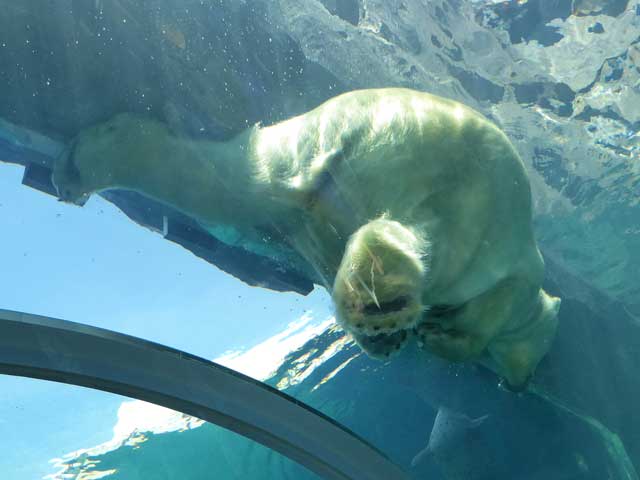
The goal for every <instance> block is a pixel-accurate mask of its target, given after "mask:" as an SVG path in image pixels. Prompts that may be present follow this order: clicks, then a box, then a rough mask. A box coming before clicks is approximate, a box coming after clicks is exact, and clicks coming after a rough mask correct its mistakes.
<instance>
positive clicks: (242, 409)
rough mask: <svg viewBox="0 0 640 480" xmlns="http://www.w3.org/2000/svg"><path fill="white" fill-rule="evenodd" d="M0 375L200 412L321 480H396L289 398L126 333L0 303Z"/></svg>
mask: <svg viewBox="0 0 640 480" xmlns="http://www.w3.org/2000/svg"><path fill="white" fill-rule="evenodd" d="M0 373H3V374H9V375H18V376H23V377H31V378H38V379H43V380H52V381H55V382H61V383H68V384H72V385H80V386H83V387H89V388H94V389H97V390H103V391H106V392H112V393H116V394H119V395H125V396H127V397H131V398H137V399H140V400H144V401H147V402H151V403H155V404H157V405H161V406H164V407H168V408H171V409H173V410H177V411H180V412H183V413H186V414H188V415H193V416H195V417H198V418H201V419H203V420H206V421H208V422H211V423H214V424H216V425H219V426H221V427H224V428H227V429H229V430H232V431H234V432H236V433H239V434H240V435H243V436H245V437H247V438H250V439H252V440H255V441H256V442H259V443H261V444H263V445H265V446H267V447H269V448H271V449H273V450H276V451H278V452H280V453H281V454H283V455H285V456H287V457H289V458H290V459H292V460H294V461H296V462H298V463H300V464H301V465H303V466H305V467H306V468H308V469H309V470H311V471H313V472H315V473H316V474H318V475H320V476H321V477H323V478H326V479H330V480H401V479H402V480H406V479H407V478H408V477H407V475H406V474H405V473H404V472H403V471H402V470H401V469H400V468H399V467H398V466H396V465H395V464H393V463H392V462H391V461H390V460H388V459H387V458H386V457H385V456H384V455H383V454H382V453H381V452H380V451H378V450H376V449H375V448H374V447H372V446H371V445H369V444H368V443H367V442H365V441H364V440H362V439H360V438H359V437H357V436H356V435H355V434H354V433H352V432H350V431H349V430H347V429H345V428H344V427H342V426H341V425H339V424H338V423H336V422H335V421H334V420H332V419H331V418H329V417H327V416H325V415H323V414H321V413H320V412H318V411H315V410H313V409H312V408H310V407H308V406H306V405H304V404H303V403H301V402H298V401H297V400H295V399H294V398H292V397H289V396H288V395H285V394H283V393H282V392H280V391H278V390H276V389H274V388H271V387H269V386H268V385H265V384H263V383H261V382H258V381H256V380H253V379H251V378H249V377H247V376H245V375H242V374H240V373H238V372H236V371H234V370H231V369H229V368H226V367H223V366H221V365H218V364H216V363H213V362H210V361H208V360H204V359H202V358H199V357H196V356H194V355H190V354H188V353H185V352H182V351H180V350H175V349H172V348H169V347H166V346H163V345H159V344H156V343H152V342H148V341H145V340H142V339H139V338H136V337H131V336H128V335H123V334H120V333H116V332H112V331H109V330H104V329H101V328H96V327H91V326H88V325H84V324H79V323H73V322H68V321H64V320H57V319H54V318H49V317H43V316H38V315H31V314H27V313H21V312H14V311H9V310H2V309H0Z"/></svg>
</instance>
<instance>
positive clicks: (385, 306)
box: [362, 297, 409, 315]
mask: <svg viewBox="0 0 640 480" xmlns="http://www.w3.org/2000/svg"><path fill="white" fill-rule="evenodd" d="M408 303H409V297H398V298H394V299H393V300H391V301H389V302H382V303H381V304H380V308H378V306H377V305H376V304H375V303H370V304H368V305H365V307H364V308H363V310H362V312H363V313H364V314H365V315H382V314H385V313H393V312H399V311H400V310H402V309H403V308H405V307H406V306H407V304H408Z"/></svg>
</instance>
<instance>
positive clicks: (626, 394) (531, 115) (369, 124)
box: [0, 0, 640, 480]
mask: <svg viewBox="0 0 640 480" xmlns="http://www.w3.org/2000/svg"><path fill="white" fill-rule="evenodd" d="M0 9H1V10H0V12H1V14H0V268H1V270H2V275H0V309H7V310H14V311H19V312H28V313H31V314H36V315H45V316H49V317H53V318H62V319H65V320H70V321H74V322H79V323H81V324H83V325H86V326H91V327H101V328H105V329H108V330H111V331H114V332H118V333H123V334H128V335H132V336H134V337H136V338H137V339H144V340H145V341H152V342H157V343H158V344H160V345H163V346H167V347H159V348H160V349H161V350H162V349H165V351H169V350H170V348H175V349H179V350H180V351H184V352H188V354H187V356H189V355H197V356H198V357H201V358H206V359H216V362H217V363H219V364H222V365H225V366H227V367H229V368H231V369H233V370H236V371H239V372H241V373H244V374H246V375H248V376H250V377H252V378H253V379H254V380H256V381H259V382H264V383H265V384H267V385H269V386H270V387H274V388H276V389H278V390H281V391H282V392H284V393H285V394H287V395H289V396H291V397H294V398H295V399H296V401H297V402H298V405H303V404H304V405H308V406H310V407H312V408H314V409H316V410H317V411H319V412H322V414H324V415H326V416H328V417H330V418H331V419H333V420H334V421H335V422H337V424H339V425H344V426H345V427H346V428H348V429H350V430H351V431H353V432H355V434H357V435H358V436H359V437H361V438H362V439H364V440H365V441H366V442H370V444H371V445H373V446H374V447H375V448H376V449H380V450H381V451H383V452H384V454H385V455H387V456H388V457H389V458H390V460H391V461H392V462H394V463H395V464H397V465H399V466H400V467H401V468H403V469H405V470H407V471H408V472H409V475H410V476H411V477H412V478H433V479H445V480H449V479H458V478H465V479H467V480H469V479H471V480H484V479H503V478H505V479H506V478H509V479H511V478H523V479H536V478H544V479H546V478H550V479H555V478H558V479H565V478H566V479H580V480H587V479H589V480H590V479H600V478H610V479H613V480H618V479H625V480H627V479H637V478H638V473H637V470H638V468H640V416H639V415H637V399H638V398H640V382H639V381H638V376H637V365H639V364H640V347H639V346H640V329H638V324H639V320H638V319H639V318H640V284H639V283H638V278H639V277H638V275H637V270H638V265H639V264H640V230H639V229H638V219H639V218H640V210H639V208H640V202H639V201H638V199H639V198H640V176H639V175H638V168H637V159H638V158H639V152H640V143H639V142H640V136H639V135H638V132H639V131H640V126H639V125H640V116H639V114H638V112H640V90H639V89H638V84H639V82H640V76H639V75H640V74H639V72H640V70H638V65H639V63H640V50H639V48H640V43H639V42H638V32H639V31H640V3H639V2H638V0H602V1H598V2H596V1H592V0H558V1H555V2H544V1H542V0H528V1H507V2H502V1H496V0H437V1H432V2H424V1H422V0H401V1H400V0H340V1H337V0H317V1H316V0H313V1H301V0H254V1H251V2H246V1H239V0H210V1H209V0H207V1H202V0H149V1H145V2H134V1H132V0H110V1H104V0H95V1H88V2H80V1H76V0H62V1H60V2H44V3H43V2H41V1H40V0H22V1H20V2H14V1H8V0H7V1H2V0H0ZM56 200H62V202H58V201H56ZM5 326H6V324H5ZM78 328H81V329H82V328H88V327H82V326H80V327H78ZM89 330H90V329H89ZM1 340H2V339H0V341H1ZM39 342H40V343H41V347H42V348H40V350H39V354H41V355H43V356H42V357H39V358H40V359H41V360H43V361H44V362H45V363H46V360H47V357H46V355H51V359H53V358H54V357H55V358H58V360H59V361H62V364H63V366H64V365H66V366H69V365H73V364H74V362H77V361H78V360H79V357H77V355H78V354H77V352H76V351H75V350H74V351H73V352H76V353H70V354H69V356H68V358H65V357H64V354H62V353H61V349H60V345H59V344H57V343H56V342H55V337H48V336H46V335H45V336H43V337H42V338H40V339H39ZM47 342H49V343H47ZM88 345H89V343H87V344H86V345H84V347H85V348H86V347H88ZM82 346H83V345H80V347H82ZM30 347H34V348H35V346H33V345H30ZM16 352H18V350H17V349H16V348H15V346H14V345H12V344H11V343H10V342H9V343H7V339H6V338H5V346H4V347H3V350H2V351H0V355H4V356H5V357H4V358H9V356H10V355H14V354H16ZM97 352H99V349H98V351H97ZM97 352H96V353H97ZM89 353H91V352H89ZM61 355H62V357H61ZM114 355H115V354H114ZM90 358H91V355H88V356H87V357H86V358H85V360H90ZM145 358H147V357H145ZM24 360H25V359H24V358H22V359H20V361H19V362H18V363H16V364H11V367H12V368H14V370H13V373H21V374H31V375H33V374H34V373H33V371H31V372H29V371H26V370H25V371H22V372H18V371H17V370H16V368H17V365H18V364H20V365H23V363H22V362H23V361H24ZM67 360H68V364H66V363H65V361H67ZM125 360H126V359H123V358H118V357H117V355H116V357H115V358H114V362H113V364H112V365H116V364H117V365H119V367H118V368H121V370H122V371H118V372H116V371H115V370H114V371H111V370H110V369H105V370H106V371H104V372H102V374H104V375H101V376H100V378H103V377H105V376H109V375H110V374H114V373H117V374H118V375H120V374H125V376H126V374H127V373H129V374H131V373H132V372H133V371H136V370H135V369H129V368H128V367H127V366H126V361H125ZM118 362H120V363H118ZM107 363H108V362H107ZM143 363H144V362H141V364H143ZM94 366H95V365H94ZM38 368H41V369H45V370H46V368H47V367H46V365H44V364H42V365H40V366H39V367H38ZM114 368H115V367H114ZM189 372H190V371H189V370H188V369H186V370H185V371H183V372H182V373H181V375H184V378H173V377H170V376H168V375H167V372H163V371H162V370H158V371H157V372H155V373H156V374H157V376H153V378H155V379H156V380H158V382H159V383H158V385H160V386H164V387H166V386H167V385H173V386H174V387H175V388H178V387H179V386H180V385H185V386H186V385H188V384H189V381H190V380H193V378H194V377H192V376H191V375H192V374H193V372H191V373H189ZM49 373H51V372H49ZM163 375H164V376H163ZM47 378H50V377H47ZM96 378H97V377H96ZM112 380H113V378H112ZM138 380H139V379H138ZM3 381H5V382H11V381H13V380H10V379H4V380H3ZM15 381H18V380H15ZM27 383H28V384H29V385H32V386H30V387H28V388H26V387H25V388H21V389H18V388H17V387H16V388H12V387H11V386H9V387H7V389H5V391H3V393H2V394H3V395H4V396H3V397H2V404H3V405H2V406H0V408H4V409H5V410H3V411H4V412H5V413H4V415H6V418H7V419H8V421H12V418H11V412H10V408H11V407H10V406H11V405H20V404H21V403H20V402H22V401H23V400H24V401H26V400H25V399H30V400H34V401H35V400H38V401H40V400H42V401H44V404H45V405H50V406H51V408H52V409H54V408H55V407H56V406H57V404H56V400H55V399H56V398H57V397H56V396H55V395H53V396H52V397H51V398H50V401H47V398H48V397H47V395H44V396H43V397H40V396H38V387H33V385H37V384H32V383H29V382H27ZM27 383H25V384H24V385H27ZM135 383H136V385H137V384H138V383H139V382H137V381H136V382H135ZM16 385H17V384H16ZM21 385H22V384H21ZM42 385H47V384H42ZM204 387H206V382H204V383H202V385H198V386H197V388H195V391H200V390H201V388H204ZM185 388H186V387H185ZM178 389H179V388H178ZM165 393H166V392H165ZM180 393H181V395H180V396H181V397H182V396H185V397H188V396H189V394H190V393H193V392H186V391H185V392H180ZM183 393H184V395H182V394H183ZM272 393H273V392H272ZM96 395H98V394H96ZM150 400H157V399H150ZM175 407H176V408H177V406H175ZM7 409H9V410H7ZM15 410H19V409H15ZM191 413H193V412H191ZM52 418H53V416H52ZM3 420H4V418H3ZM253 420H256V419H255V418H254V419H253ZM254 423H255V422H254ZM283 425H284V424H283ZM332 425H335V424H332ZM103 427H104V425H103V424H100V429H99V430H100V431H101V432H103V431H104V428H103ZM280 427H283V426H282V425H280ZM209 428H211V429H212V431H213V430H215V431H216V432H217V431H218V430H217V429H215V428H214V427H206V426H202V427H199V428H197V429H193V430H189V431H188V432H185V434H187V433H188V435H193V436H192V437H191V436H189V437H188V438H189V439H188V440H186V441H185V440H184V439H185V438H187V436H185V434H183V433H177V432H171V433H167V434H161V435H157V436H153V437H149V438H147V441H145V442H142V443H140V442H138V443H136V442H134V443H136V444H135V445H131V446H130V447H127V448H129V449H128V450H126V451H125V450H118V451H117V452H116V453H115V457H113V456H109V455H111V454H110V453H109V454H105V455H107V456H102V457H101V458H100V461H101V463H94V462H97V459H95V458H93V457H91V458H90V459H88V460H87V459H85V460H87V462H85V460H82V462H76V463H81V465H83V466H82V468H84V465H89V467H87V468H88V470H86V472H84V473H83V474H86V475H89V478H91V476H96V475H99V474H98V473H97V471H94V472H89V470H91V469H94V470H95V469H100V468H103V466H104V465H107V464H108V465H115V464H117V463H118V462H121V461H123V460H122V459H123V458H125V457H126V458H128V455H130V454H132V455H134V456H136V461H135V462H131V463H128V464H126V465H127V466H126V467H119V468H120V469H119V470H118V469H116V470H117V472H115V473H110V475H111V476H118V475H120V476H121V477H122V478H127V479H129V478H136V477H135V476H136V475H142V473H140V469H139V465H145V467H144V468H145V469H146V468H147V466H149V468H152V467H158V466H159V465H163V467H166V468H167V469H168V470H167V471H169V469H171V468H172V467H170V466H169V465H168V464H169V463H173V461H171V462H170V461H169V459H170V458H173V457H171V455H172V452H181V451H183V450H187V452H186V453H185V455H187V454H189V455H191V454H194V453H196V452H200V453H197V454H198V455H203V456H205V457H208V455H209V454H211V455H213V453H210V451H209V447H208V438H209V437H207V435H208V434H205V433H203V432H207V431H208V429H209ZM336 428H337V427H336ZM15 430H16V431H18V430H19V429H15ZM266 430H268V429H264V430H263V433H264V432H266ZM25 432H26V430H25ZM192 432H193V433H192ZM18 433H19V432H18ZM306 433H309V435H307V437H313V432H306ZM25 435H26V433H25ZM199 435H203V437H202V438H201V437H200V436H199ZM216 435H218V434H217V433H216ZM220 435H221V436H220V440H219V443H217V444H216V445H219V449H218V450H219V451H220V452H227V451H228V452H230V451H232V450H233V448H232V447H230V446H234V445H236V444H235V443H234V442H236V440H233V438H235V437H233V435H232V434H228V435H229V440H228V445H227V440H224V438H226V437H224V435H226V434H225V433H220ZM25 438H26V437H25ZM42 438H43V439H45V438H51V437H44V436H43V437H42ZM69 438H71V437H69ZM74 438H76V437H74ZM84 438H86V439H87V440H86V445H84V446H85V447H87V448H89V447H91V446H92V445H96V444H99V443H100V442H102V441H103V440H102V439H97V438H96V439H94V437H91V436H87V437H84ZM216 438H217V437H216ZM305 438H306V437H305ZM323 438H324V437H323ZM192 440H193V442H195V443H191V441H192ZM21 441H22V440H21ZM73 441H75V440H73ZM238 441H240V440H238ZM47 442H53V443H52V445H51V446H55V445H54V444H55V441H54V440H47ZM216 442H218V440H216ZM16 443H17V440H16ZM45 443H46V442H45V441H44V440H43V442H40V444H39V445H41V446H42V447H43V448H44V447H46V445H45ZM196 444H197V446H196ZM22 445H24V446H25V448H27V449H28V448H29V444H28V443H25V442H23V443H22ZM298 447H299V448H304V447H303V446H302V445H298ZM330 447H333V448H336V447H339V445H337V444H336V445H329V446H328V447H327V449H328V450H330ZM76 448H82V446H77V445H76V444H74V446H73V447H72V449H76ZM238 448H240V447H238ZM261 448H263V447H260V448H256V449H249V450H251V451H250V452H249V453H247V454H246V457H250V458H252V459H255V462H256V463H255V465H262V464H269V461H270V460H269V459H270V458H272V457H271V453H269V452H268V451H266V450H261ZM225 449H227V450H225ZM336 449H337V450H339V448H336ZM240 450H241V449H240ZM41 451H44V450H42V449H41V448H40V446H37V445H35V444H34V446H33V448H32V453H33V455H36V454H38V455H39V452H41ZM22 452H24V450H22ZM202 452H205V453H202ZM257 452H262V453H257ZM343 453H344V452H343ZM24 454H25V458H35V457H33V455H31V454H30V453H28V452H25V453H24ZM92 455H93V454H92ZM180 455H182V454H180ZM225 455H226V454H225ZM229 455H231V454H229ZM241 456H243V461H244V460H246V458H244V456H245V454H244V453H242V455H241ZM185 458H186V457H185ZM190 458H191V457H190ZM216 458H217V457H216ZM273 458H279V457H273ZM165 460H166V464H165V463H163V462H164V461H165ZM351 460H352V461H354V463H357V459H353V458H352V459H351ZM71 461H74V460H71ZM234 461H235V460H234ZM274 461H275V460H274ZM154 462H155V463H154ZM225 462H227V460H225V461H223V462H222V463H224V464H225V465H226V463H225ZM264 462H266V463H264ZM275 462H276V463H278V462H280V460H278V461H275ZM125 463H126V462H125ZM178 463H179V462H178ZM16 464H17V463H16ZM238 464H242V465H243V467H242V468H250V467H246V465H248V464H247V462H244V463H242V462H240V463H238ZM136 465H138V466H136ZM204 465H206V463H205V464H204ZM229 465H231V464H230V463H229ZM252 465H253V464H252ZM94 467H95V468H94ZM366 467H367V468H369V469H372V470H375V466H374V465H373V464H367V465H366ZM69 468H71V467H69ZM73 468H76V469H77V468H79V467H78V465H75V464H74V466H73ZM210 468H211V469H213V470H211V471H212V472H213V471H216V470H215V468H217V467H215V466H213V465H211V466H210ZM251 468H253V467H251ZM256 468H257V467H256ZM287 468H289V467H286V468H285V467H283V469H282V470H281V471H280V474H281V475H282V476H284V478H287V475H289V476H290V477H291V478H305V477H304V475H305V474H303V473H300V472H298V471H294V470H291V471H289V470H287ZM292 468H298V467H292ZM365 469H366V468H365V467H364V466H363V470H365ZM171 472H173V470H171ZM238 472H240V473H238ZM283 472H285V473H283ZM19 473H20V472H19ZM236 473H237V475H241V474H242V475H246V476H249V477H250V478H256V477H255V476H254V475H258V473H256V472H254V471H253V470H247V471H245V470H240V471H237V472H236ZM74 474H76V475H80V473H78V472H75V473H74ZM172 475H173V473H172ZM106 478H108V476H107V477H106Z"/></svg>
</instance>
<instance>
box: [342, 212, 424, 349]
mask: <svg viewBox="0 0 640 480" xmlns="http://www.w3.org/2000/svg"><path fill="white" fill-rule="evenodd" d="M427 249H428V242H427V241H426V240H425V238H424V236H422V235H420V234H419V232H416V231H415V230H413V229H410V228H407V227H406V226H404V225H402V224H401V223H399V222H397V221H393V220H390V219H388V218H387V217H382V218H379V219H376V220H373V221H371V222H369V223H367V224H365V225H363V226H362V227H360V228H359V229H358V230H357V231H356V232H355V233H354V234H353V235H352V236H351V238H350V239H349V242H348V243H347V246H346V248H345V252H344V255H343V257H342V262H341V263H340V267H339V269H338V273H337V275H336V279H335V282H334V286H333V293H332V296H333V301H334V305H335V308H336V317H337V320H338V322H339V323H340V324H341V325H342V326H343V327H344V328H345V329H346V330H347V331H349V332H351V333H352V334H353V336H354V338H355V339H356V341H358V343H359V344H360V346H361V347H362V348H363V349H364V350H365V351H366V352H367V353H369V354H370V355H372V356H375V357H382V358H386V357H388V356H389V355H390V354H391V353H394V352H395V351H398V350H400V348H401V347H402V346H403V345H404V344H405V343H406V342H407V341H408V338H409V332H410V331H411V329H412V328H413V327H414V326H415V325H416V324H417V322H418V321H419V320H420V318H421V316H422V314H423V312H424V307H423V305H422V301H421V296H422V289H423V287H424V282H425V277H426V271H427V264H426V261H427Z"/></svg>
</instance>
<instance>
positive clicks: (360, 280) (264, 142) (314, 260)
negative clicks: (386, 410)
mask: <svg viewBox="0 0 640 480" xmlns="http://www.w3.org/2000/svg"><path fill="white" fill-rule="evenodd" d="M53 182H54V184H55V185H56V188H57V189H58V192H59V195H60V198H61V199H62V200H63V201H67V202H72V203H76V204H80V205H81V204H83V203H84V202H85V201H86V199H87V198H88V197H89V196H90V195H91V194H92V193H95V192H100V191H103V190H107V189H128V190H134V191H137V192H140V193H142V194H144V195H147V196H149V197H151V198H154V199H156V200H158V201H160V202H164V203H166V204H169V205H171V206H173V207H174V208H176V209H178V210H180V211H182V212H184V213H186V214H188V215H189V216H191V217H192V218H194V219H195V220H197V221H198V222H200V223H201V224H202V225H203V226H204V227H205V228H211V227H213V226H215V225H231V226H233V227H234V228H235V229H236V230H237V231H239V232H241V234H242V235H245V236H247V238H248V237H252V236H253V237H255V236H256V231H257V230H256V227H257V226H259V225H265V224H269V225H270V226H271V227H273V228H275V229H277V230H278V231H281V232H283V233H284V235H283V236H282V237H283V239H281V240H275V239H274V240H273V242H281V243H283V242H286V245H281V246H282V247H283V248H291V249H293V250H294V251H295V252H297V254H299V256H300V257H301V258H303V259H304V261H305V262H306V265H307V266H308V273H309V275H310V276H311V277H312V278H314V280H315V281H316V283H318V284H321V285H323V286H324V287H325V288H327V290H328V291H329V292H331V295H332V299H333V302H334V305H335V310H336V318H337V321H338V322H339V323H340V324H341V325H342V327H343V328H344V329H345V330H346V331H348V332H350V333H351V334H352V335H353V337H354V338H355V340H356V341H357V342H358V343H359V345H360V346H361V347H362V348H363V349H364V350H365V351H366V352H367V353H368V354H370V355H372V356H375V357H380V358H387V357H389V356H390V355H391V354H393V353H394V352H396V351H398V350H400V349H401V348H402V347H403V346H404V345H405V344H406V343H407V342H408V341H409V340H410V339H411V338H416V339H417V342H418V345H420V346H422V347H423V348H425V349H427V350H429V351H431V352H433V353H434V354H436V355H439V356H441V357H444V358H446V359H449V360H451V361H465V360H480V361H483V359H485V360H486V359H488V360H487V361H488V362H489V364H490V365H491V366H492V367H493V368H494V370H495V371H496V372H497V373H498V374H499V375H501V376H502V377H503V378H505V379H506V380H507V382H508V384H509V385H511V386H512V387H515V388H517V387H520V386H523V385H525V383H526V382H527V380H528V379H529V378H530V377H531V375H532V373H533V372H534V370H535V368H536V365H537V364H538V362H539V361H540V360H541V358H542V357H543V356H544V355H545V354H546V352H547V351H548V349H549V347H550V345H551V342H552V340H553V338H554V334H555V330H556V324H557V320H556V319H557V312H558V308H559V304H560V301H559V299H557V298H553V297H550V296H549V295H547V294H546V293H545V292H544V291H543V290H542V289H541V288H540V286H541V283H542V277H543V271H544V266H543V261H542V258H541V255H540V252H539V251H538V248H537V246H536V242H535V240H534V236H533V231H532V226H531V193H530V187H529V182H528V179H527V175H526V172H525V168H524V165H523V163H522V161H521V160H520V158H519V156H518V154H517V153H516V151H515V149H514V148H513V146H512V145H511V144H510V142H509V141H508V139H507V138H506V136H505V135H504V134H503V133H502V132H501V131H500V130H499V129H498V128H497V127H496V126H494V125H493V124H492V123H490V122H489V121H488V120H487V119H486V118H484V117H483V116H482V115H480V114H479V113H477V112H476V111H474V110H472V109H470V108H468V107H466V106H464V105H462V104H460V103H457V102H454V101H451V100H447V99H444V98H440V97H437V96H433V95H430V94H427V93H424V92H418V91H414V90H409V89H403V88H386V89H371V90H358V91H353V92H348V93H345V94H342V95H339V96H337V97H334V98H332V99H329V100H328V101H326V102H325V103H323V104H322V105H320V106H318V107H317V108H315V109H314V110H311V111H309V112H308V113H305V114H303V115H300V116H296V117H294V118H291V119H289V120H286V121H283V122H281V123H278V124H275V125H272V126H267V127H263V126H261V125H259V124H258V125H255V126H253V127H252V128H249V129H247V130H246V131H244V132H242V133H241V134H240V135H238V136H237V137H235V138H233V139H232V140H230V141H227V142H209V141H202V140H199V141H196V140H191V139H186V138H179V137H177V136H175V135H173V134H172V133H171V131H170V130H169V129H168V128H167V127H166V126H165V125H164V124H162V123H160V122H158V121H155V120H151V119H147V118H141V117H137V116H133V115H129V114H121V115H118V116H116V117H115V118H113V119H112V120H110V121H108V122H106V123H105V124H102V125H98V126H95V127H92V128H89V129H87V130H86V131H83V132H81V133H80V135H78V136H77V138H76V139H75V140H74V141H73V142H72V144H71V146H70V148H69V149H68V151H67V152H66V153H65V154H64V155H63V156H62V157H61V158H60V159H59V160H58V161H57V163H56V165H55V168H54V172H53ZM276 247H277V245H276Z"/></svg>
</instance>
